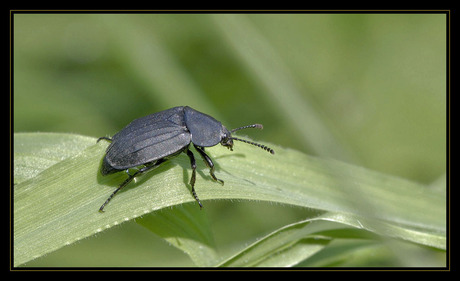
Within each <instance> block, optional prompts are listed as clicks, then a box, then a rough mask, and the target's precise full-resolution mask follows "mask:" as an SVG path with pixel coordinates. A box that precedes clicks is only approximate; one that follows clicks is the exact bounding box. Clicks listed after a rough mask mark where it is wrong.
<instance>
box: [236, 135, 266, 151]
mask: <svg viewBox="0 0 460 281" xmlns="http://www.w3.org/2000/svg"><path fill="white" fill-rule="evenodd" d="M230 139H232V140H237V141H241V142H245V143H249V144H252V145H255V146H258V147H260V148H262V149H264V150H266V151H268V152H270V153H271V154H275V151H274V150H273V149H271V148H270V147H267V146H265V145H262V144H260V143H256V142H252V141H247V140H243V139H239V138H235V137H231V138H230Z"/></svg>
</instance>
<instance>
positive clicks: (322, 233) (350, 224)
mask: <svg viewBox="0 0 460 281" xmlns="http://www.w3.org/2000/svg"><path fill="white" fill-rule="evenodd" d="M379 235H380V236H384V237H391V238H398V239H401V240H406V241H411V242H415V243H421V244H424V245H427V246H431V247H437V248H439V249H445V244H446V240H445V237H444V236H443V235H441V234H434V233H431V234H429V233H424V232H422V231H419V230H410V229H407V228H402V227H398V226H395V225H391V224H388V223H385V222H381V221H379V220H367V219H365V218H362V217H357V216H353V215H345V214H336V213H326V214H324V215H322V216H319V217H317V218H313V219H307V220H303V221H300V222H296V223H293V224H290V225H287V226H284V227H282V228H280V229H277V230H276V231H273V232H272V233H270V234H268V235H267V236H265V237H263V238H261V239H258V240H257V241H256V242H254V243H253V244H251V245H249V246H247V247H246V248H244V249H243V250H241V251H240V252H238V253H236V254H234V255H233V256H231V257H229V258H227V259H226V260H225V261H223V262H221V263H220V264H219V266H223V267H228V266H232V267H234V266H238V267H240V266H244V267H250V266H263V267H266V266H294V265H297V264H299V263H300V262H302V261H304V260H306V259H308V258H309V257H311V256H313V255H314V254H316V253H317V252H319V251H320V250H323V249H324V248H325V247H326V246H327V245H328V244H329V242H330V241H332V240H333V239H338V238H353V239H357V238H359V239H377V237H379Z"/></svg>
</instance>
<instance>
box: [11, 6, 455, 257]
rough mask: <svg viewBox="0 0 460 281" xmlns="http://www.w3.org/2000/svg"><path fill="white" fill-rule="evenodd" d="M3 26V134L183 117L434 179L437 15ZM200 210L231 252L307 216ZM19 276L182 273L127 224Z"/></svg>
mask: <svg viewBox="0 0 460 281" xmlns="http://www.w3.org/2000/svg"><path fill="white" fill-rule="evenodd" d="M13 24H14V26H13V27H14V29H13V40H14V41H13V47H14V57H13V63H14V64H13V66H14V69H13V70H14V81H13V90H14V95H13V106H14V112H13V113H14V132H39V131H40V132H68V133H76V134H82V135H89V136H94V137H100V136H106V135H113V134H114V133H116V132H117V131H118V130H120V129H121V128H123V127H124V126H125V125H126V124H128V123H129V122H130V121H132V120H133V119H135V118H138V117H141V116H145V115H148V114H151V113H154V112H157V111H161V110H163V109H167V108H170V107H173V106H178V105H189V106H191V107H193V108H195V109H197V110H199V111H202V112H205V113H208V114H210V115H212V116H214V117H215V118H216V119H218V120H220V121H222V123H223V124H224V125H225V126H226V127H227V128H229V129H230V128H235V127H238V126H242V125H247V124H251V123H256V122H257V123H262V124H264V130H263V131H261V132H257V131H246V132H244V133H243V132H242V133H241V134H243V135H244V134H247V135H249V136H250V137H251V138H252V139H254V140H257V141H260V142H261V143H264V144H267V143H268V144H269V143H275V144H279V145H282V146H284V147H289V148H294V149H297V150H300V151H302V152H304V153H307V154H310V155H316V156H319V157H327V158H334V159H338V160H341V161H345V162H348V163H352V164H355V165H358V166H363V167H366V168H369V169H373V170H377V171H380V172H383V173H387V174H391V175H395V176H399V177H403V178H407V179H410V180H413V181H416V182H420V183H423V184H426V185H430V184H432V183H435V182H437V181H439V180H443V179H444V177H445V173H446V105H447V102H446V76H447V74H446V46H447V45H446V44H447V43H446V15H445V14H244V15H240V14H14V17H13ZM235 149H238V148H237V147H235ZM101 157H102V155H101ZM198 165H201V162H200V163H199V164H198ZM201 168H204V167H201ZM206 206H207V211H208V215H209V217H210V220H211V222H212V223H213V225H214V230H215V236H216V240H217V241H216V243H217V244H218V245H220V247H222V248H223V251H226V249H227V250H228V251H229V252H232V251H234V250H229V249H232V247H233V246H234V245H233V244H232V243H234V242H232V241H235V240H237V239H239V241H241V240H247V241H253V239H254V237H257V236H260V235H263V234H266V233H268V232H270V231H272V230H274V229H275V228H276V227H280V226H282V225H285V224H287V223H290V222H294V221H296V220H298V219H302V218H305V217H307V216H308V212H309V211H306V210H302V209H299V208H287V207H286V206H274V205H271V204H267V203H262V202H241V201H238V202H206ZM208 206H210V207H209V208H208ZM267 215H268V216H267ZM261 218H270V220H268V219H261ZM232 225H237V226H235V228H237V229H238V233H235V232H233V231H232ZM242 226H243V227H242ZM240 229H243V230H244V231H242V232H241V231H240ZM88 253H90V254H88ZM28 265H31V266H61V265H64V266H72V265H76V266H92V265H94V266H100V265H103V266H104V265H120V266H122V265H126V266H129V265H137V266H143V265H157V266H171V265H182V266H184V265H185V266H187V265H192V263H191V261H190V260H189V259H188V257H187V256H185V255H183V254H182V253H180V252H179V251H178V250H176V249H175V248H173V247H171V246H168V245H167V244H166V243H165V242H164V241H162V240H160V239H153V238H152V236H151V233H150V232H148V231H147V230H145V229H143V228H142V227H141V226H139V225H137V224H135V223H133V222H129V223H124V224H122V226H120V227H115V228H112V229H110V230H108V231H105V232H103V233H101V234H99V235H98V236H96V237H92V238H90V239H85V240H83V241H82V242H79V243H77V244H75V245H71V246H68V247H65V248H64V249H61V250H59V251H57V252H55V253H52V254H50V255H48V256H46V257H45V258H41V259H38V260H36V261H33V262H31V263H30V264H28Z"/></svg>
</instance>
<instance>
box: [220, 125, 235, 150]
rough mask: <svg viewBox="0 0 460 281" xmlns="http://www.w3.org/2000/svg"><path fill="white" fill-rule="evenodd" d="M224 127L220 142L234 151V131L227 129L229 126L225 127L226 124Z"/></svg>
mask: <svg viewBox="0 0 460 281" xmlns="http://www.w3.org/2000/svg"><path fill="white" fill-rule="evenodd" d="M222 127H223V131H224V132H223V134H222V138H221V140H220V144H221V145H223V146H225V147H226V148H228V149H230V150H231V151H233V139H232V133H230V131H229V130H227V128H225V127H224V126H222Z"/></svg>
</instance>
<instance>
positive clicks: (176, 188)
mask: <svg viewBox="0 0 460 281" xmlns="http://www.w3.org/2000/svg"><path fill="white" fill-rule="evenodd" d="M71 139H74V140H75V139H76V140H80V142H81V143H80V145H79V146H80V147H86V148H85V149H82V150H81V151H80V152H79V153H76V151H75V149H74V147H75V144H74V143H73V142H71V141H69V140H71ZM95 141H96V139H92V138H87V137H82V136H76V135H67V134H41V133H36V134H30V133H28V134H16V135H15V147H16V150H15V159H16V162H17V163H18V167H15V170H20V169H25V168H24V167H25V165H23V164H22V163H27V160H28V159H31V158H34V159H36V161H34V162H33V163H29V166H28V167H26V168H27V169H28V170H31V171H39V172H38V174H36V175H35V174H33V173H24V174H26V175H30V176H27V178H24V177H22V178H21V179H20V180H17V181H16V182H17V184H16V185H15V188H14V226H15V227H14V239H15V243H14V253H15V265H21V264H23V263H26V262H28V261H30V260H32V259H34V258H37V257H40V256H43V255H45V254H47V253H49V252H51V251H54V250H57V249H59V248H61V247H63V246H65V245H69V244H71V243H73V242H75V241H78V240H80V239H83V238H86V237H88V236H91V235H95V234H97V233H99V232H101V231H103V230H105V229H107V228H111V227H113V226H115V225H118V224H120V223H122V222H124V221H129V220H132V219H135V218H138V217H140V216H142V217H141V218H140V219H138V220H136V221H137V222H138V223H140V224H141V225H143V226H145V227H146V228H147V229H149V230H151V231H152V232H154V233H155V234H157V235H159V236H160V237H163V238H164V239H166V240H167V241H168V242H170V243H171V244H172V245H174V246H175V247H178V248H179V249H181V250H183V251H184V252H185V253H187V254H188V255H189V256H190V257H191V259H192V260H193V261H194V262H195V264H197V265H199V266H213V265H217V261H218V260H220V259H222V258H223V257H219V255H218V254H217V253H216V249H215V246H214V243H213V241H214V239H213V235H212V230H211V229H212V227H211V225H210V224H209V222H208V221H207V218H206V216H205V213H204V212H202V211H200V210H199V208H198V206H196V205H191V204H185V205H184V206H182V207H180V208H174V209H172V210H163V211H160V212H155V213H152V214H150V213H151V212H152V211H156V210H160V209H164V208H166V207H169V206H175V205H181V204H184V203H187V202H193V201H194V199H193V197H192V196H191V194H190V192H189V190H187V188H185V187H186V186H187V183H188V172H187V169H188V159H187V158H186V157H177V158H175V159H173V160H171V161H170V162H169V163H167V164H164V165H163V166H161V167H160V168H158V169H156V170H155V171H156V172H154V173H148V174H147V175H144V176H142V177H141V178H140V179H139V180H138V181H137V182H136V184H135V185H134V186H132V187H130V188H127V189H125V190H123V191H122V192H120V193H119V194H118V195H117V196H116V197H115V199H114V200H112V202H110V204H109V205H108V206H107V207H106V209H105V211H106V212H105V213H99V212H98V208H99V206H100V205H101V204H102V203H103V202H104V201H105V198H106V197H107V196H108V195H109V194H110V193H111V192H112V190H113V188H115V187H116V185H117V184H119V183H120V182H121V181H122V179H123V177H125V175H124V174H123V173H118V174H117V175H113V176H108V177H102V176H100V174H99V173H98V169H99V166H100V162H101V157H102V156H103V155H104V149H105V148H106V145H104V144H102V143H99V144H94V143H95ZM25 144H27V145H25ZM34 147H35V148H36V150H37V152H35V150H34V149H33V148H34ZM66 147H68V148H69V152H68V153H66V154H67V155H68V157H67V158H65V159H61V160H54V162H55V163H54V164H53V165H51V166H50V161H52V160H50V157H49V156H48V155H47V154H45V153H43V151H47V150H55V148H56V149H58V148H60V149H62V150H66ZM21 148H24V149H21ZM273 148H274V149H275V151H276V156H277V158H275V157H274V156H273V155H271V154H268V153H266V152H265V151H262V150H259V149H255V148H254V147H251V146H241V147H238V151H239V152H238V153H232V152H230V151H228V150H227V149H225V148H215V149H212V150H211V149H210V151H212V152H211V153H212V154H211V155H212V157H213V158H214V159H216V162H217V161H218V169H217V171H218V172H219V174H220V177H221V178H222V179H223V180H224V181H225V186H224V187H221V186H220V185H217V184H215V183H214V182H212V181H211V180H209V177H207V175H206V173H205V174H204V177H202V178H201V179H200V180H199V181H198V185H197V186H199V188H197V192H198V193H199V196H200V198H201V200H202V201H203V202H204V203H205V204H206V201H207V200H211V199H247V200H262V201H269V202H277V203H283V204H289V205H295V206H301V207H305V208H313V209H318V210H323V211H327V213H325V215H322V216H319V217H317V218H314V219H308V220H306V221H301V222H298V223H294V224H293V225H287V226H285V227H282V228H281V229H279V230H277V231H275V232H274V233H272V234H269V235H268V236H266V237H263V238H261V239H260V240H258V241H257V242H255V243H254V244H253V245H249V246H247V247H246V248H245V249H244V250H243V251H241V252H240V253H237V254H235V255H234V256H233V257H231V258H229V259H227V260H225V261H224V262H222V263H221V264H220V265H221V266H244V265H248V266H255V265H259V266H292V265H296V264H298V263H300V262H302V261H304V260H305V259H307V258H308V257H310V256H312V255H313V254H315V253H316V252H317V251H319V250H321V249H322V248H324V247H325V246H326V245H327V244H328V243H329V242H330V241H331V240H333V239H336V238H342V237H341V236H343V235H344V233H343V232H344V231H343V230H342V229H345V233H347V231H348V230H349V229H356V230H360V231H358V232H357V234H356V235H357V238H361V236H365V237H366V238H369V237H367V236H368V233H369V232H371V233H374V234H375V237H372V238H373V239H374V240H378V239H382V238H385V237H386V238H396V239H401V240H404V241H410V242H412V243H417V244H420V245H425V246H430V247H434V248H437V249H442V250H445V243H446V241H445V232H444V229H445V219H446V218H445V204H444V202H445V200H444V198H443V196H442V194H440V193H439V192H436V191H431V190H430V189H428V188H426V187H424V186H421V185H418V184H415V183H412V182H409V181H406V180H403V179H398V178H395V177H391V176H386V175H383V174H381V173H376V172H373V171H369V170H366V169H363V168H358V167H354V166H351V165H348V164H344V163H341V162H337V161H331V160H321V159H318V158H313V157H310V156H307V155H305V154H303V153H300V152H297V151H293V150H290V149H283V148H281V147H278V146H273ZM200 174H202V173H200ZM202 175H203V174H202ZM206 179H207V180H206ZM107 186H109V187H110V186H113V188H111V189H108V188H107ZM415 194H416V195H417V196H414V195H415ZM427 206H430V210H431V211H430V213H426V212H424V210H425V209H426V208H427ZM147 214H148V215H147ZM379 236H380V237H381V238H377V237H379ZM354 238H356V237H354ZM285 256H288V257H289V259H287V258H286V257H285Z"/></svg>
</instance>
